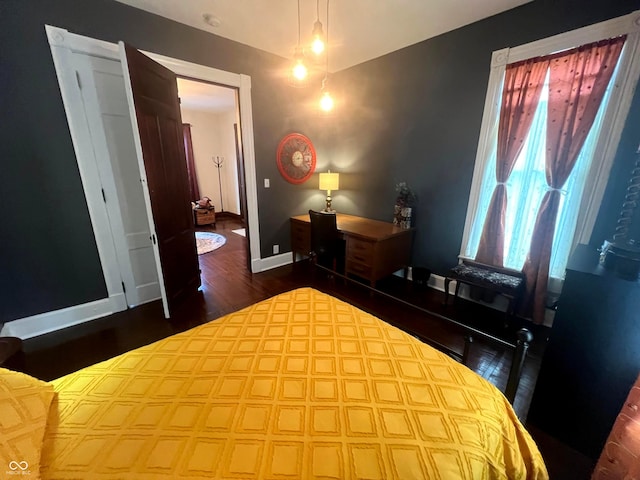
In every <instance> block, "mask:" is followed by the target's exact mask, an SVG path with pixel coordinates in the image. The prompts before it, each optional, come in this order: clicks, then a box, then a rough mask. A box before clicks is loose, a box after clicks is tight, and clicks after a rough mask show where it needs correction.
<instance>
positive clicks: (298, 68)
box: [293, 58, 308, 81]
mask: <svg viewBox="0 0 640 480" xmlns="http://www.w3.org/2000/svg"><path fill="white" fill-rule="evenodd" d="M307 74H308V71H307V67H306V65H305V64H304V62H303V61H302V59H301V58H299V59H298V60H297V61H296V64H295V65H294V67H293V76H294V77H295V78H296V79H297V80H300V81H302V80H304V79H305V78H307Z"/></svg>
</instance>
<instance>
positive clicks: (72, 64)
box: [45, 26, 261, 323]
mask: <svg viewBox="0 0 640 480" xmlns="http://www.w3.org/2000/svg"><path fill="white" fill-rule="evenodd" d="M45 28H46V31H47V36H48V39H49V43H50V46H51V52H52V56H53V59H54V64H55V67H56V72H57V75H58V80H59V84H60V90H61V93H62V97H63V102H64V105H65V110H66V112H67V119H68V121H69V129H70V133H71V137H72V140H73V143H74V148H75V150H76V157H77V160H78V166H79V170H80V176H81V180H82V183H83V187H84V191H85V197H86V199H87V206H88V209H89V214H90V216H91V220H92V224H93V228H94V235H95V238H96V244H97V246H98V253H99V255H100V259H101V264H102V269H103V273H104V277H105V283H106V286H107V297H106V298H105V302H104V307H103V308H102V309H101V310H100V311H99V312H98V311H95V309H94V311H92V312H91V313H92V315H91V316H92V317H93V318H96V317H98V316H103V315H109V314H111V313H114V312H117V311H121V310H124V309H126V308H127V306H134V305H135V304H139V303H143V302H144V301H150V300H152V298H147V299H145V300H142V301H136V300H135V299H134V300H133V301H132V300H131V299H130V298H128V295H127V291H128V289H126V288H125V283H124V281H123V280H124V279H125V277H126V275H123V273H122V272H123V267H122V265H123V264H126V263H127V262H130V263H133V262H131V259H130V255H129V253H128V252H126V251H124V252H120V251H119V249H123V248H125V247H124V246H123V245H124V244H125V243H126V242H125V241H119V240H118V239H120V238H121V236H122V235H121V233H119V232H118V231H117V230H118V229H114V228H113V224H115V223H118V221H116V222H112V221H110V214H111V213H113V212H108V211H107V206H106V200H105V198H106V195H105V189H104V181H103V180H104V178H105V177H104V175H102V174H103V172H101V171H99V169H98V167H97V161H96V155H97V154H98V153H101V154H104V155H106V156H108V157H110V156H111V154H110V152H109V149H108V147H107V146H105V144H100V143H101V142H96V141H95V139H94V137H93V136H92V134H91V133H92V132H91V131H90V129H89V125H88V123H89V120H88V119H87V117H86V113H87V111H86V109H85V108H84V99H83V95H82V90H83V88H88V87H89V85H90V82H93V83H95V80H92V79H91V75H89V76H87V77H86V80H87V81H88V82H89V83H87V82H81V81H80V77H79V76H78V70H77V68H76V66H77V61H78V60H79V59H81V58H82V57H83V56H84V57H91V58H100V59H107V60H110V61H115V62H119V55H118V47H117V45H115V44H112V43H108V42H104V41H100V40H96V39H92V38H88V37H83V36H80V35H75V34H72V33H69V32H67V31H66V30H64V29H60V28H56V27H51V26H46V27H45ZM143 53H146V52H143ZM146 54H147V55H148V56H150V57H151V58H152V59H154V60H155V61H157V62H159V63H161V64H163V65H164V66H165V67H167V68H169V69H170V70H172V71H174V72H175V73H176V74H177V75H179V76H182V77H188V78H192V79H201V80H203V81H206V82H211V83H214V84H219V85H226V86H229V87H231V88H233V89H236V92H237V104H236V106H237V112H239V113H238V115H237V116H238V118H240V117H241V118H242V122H240V125H241V132H242V139H243V141H244V143H243V145H242V148H243V154H244V158H245V160H246V163H245V179H244V180H245V182H246V192H247V214H246V218H245V223H246V224H247V227H248V235H249V236H248V238H247V244H248V246H247V248H248V254H247V259H248V263H250V265H251V270H252V271H259V270H260V260H261V259H260V252H259V244H260V241H259V229H258V218H257V198H256V195H257V189H256V178H255V155H254V151H253V127H252V125H253V121H252V111H251V95H250V88H251V79H250V78H249V77H248V76H246V75H240V74H233V73H230V72H224V71H221V70H217V69H214V68H211V67H205V66H202V65H196V64H191V63H188V62H184V61H181V60H176V59H171V58H168V57H163V56H160V55H156V54H151V53H146ZM108 78H109V79H110V80H114V81H119V80H118V79H117V78H116V77H115V76H109V77H108ZM91 86H92V88H93V87H95V85H91ZM98 115H99V114H98ZM120 127H122V128H123V129H124V124H119V127H118V128H120ZM129 128H131V127H130V126H129ZM125 130H126V129H125ZM94 131H97V130H94ZM103 135H104V136H108V133H106V132H103ZM107 170H108V169H107ZM111 170H113V173H112V174H113V177H114V178H118V168H115V167H114V168H112V169H111ZM107 174H109V172H107ZM128 179H129V180H130V179H131V177H129V178H128ZM125 180H127V179H125ZM107 183H109V182H107ZM125 183H126V182H125ZM131 183H134V184H135V183H136V182H131ZM112 190H114V192H115V195H116V196H117V195H119V193H118V192H117V188H115V187H114V188H113V189H112ZM124 203H125V204H126V203H127V202H124ZM134 203H135V202H134ZM129 205H131V204H129ZM118 210H119V209H117V208H114V209H113V211H114V212H115V211H118ZM126 210H127V208H125V209H120V212H121V213H120V214H121V215H124V211H126ZM116 215H117V214H116ZM141 236H142V235H141ZM130 267H131V265H130V266H129V268H130ZM124 268H125V270H126V268H127V267H126V266H125V267H124ZM131 276H134V277H135V272H134V274H133V275H129V277H131ZM101 305H102V304H101ZM79 307H80V306H78V308H79ZM87 319H88V318H87ZM79 321H84V320H82V319H79ZM76 323H78V322H76Z"/></svg>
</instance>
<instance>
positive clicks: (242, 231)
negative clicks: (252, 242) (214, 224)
mask: <svg viewBox="0 0 640 480" xmlns="http://www.w3.org/2000/svg"><path fill="white" fill-rule="evenodd" d="M231 231H232V232H233V233H237V234H238V235H242V236H243V237H246V236H247V231H246V230H245V229H244V228H239V229H237V230H231Z"/></svg>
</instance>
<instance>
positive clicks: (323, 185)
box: [319, 170, 340, 213]
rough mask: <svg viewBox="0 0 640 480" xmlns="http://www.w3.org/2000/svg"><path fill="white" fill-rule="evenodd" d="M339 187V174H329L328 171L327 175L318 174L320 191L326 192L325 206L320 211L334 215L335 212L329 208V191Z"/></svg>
mask: <svg viewBox="0 0 640 480" xmlns="http://www.w3.org/2000/svg"><path fill="white" fill-rule="evenodd" d="M339 187H340V174H338V173H331V170H329V171H328V172H327V173H321V174H320V186H319V188H320V190H326V191H327V206H326V207H325V208H324V209H323V210H322V211H323V212H326V213H335V210H333V209H332V208H331V190H338V189H339Z"/></svg>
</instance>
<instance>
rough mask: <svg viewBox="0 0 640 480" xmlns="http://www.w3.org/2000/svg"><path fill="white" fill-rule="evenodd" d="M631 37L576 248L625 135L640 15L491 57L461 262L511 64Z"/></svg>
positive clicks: (637, 70) (638, 66)
mask: <svg viewBox="0 0 640 480" xmlns="http://www.w3.org/2000/svg"><path fill="white" fill-rule="evenodd" d="M625 34H626V35H627V41H626V44H625V48H624V50H623V52H622V55H621V56H620V60H619V66H618V68H619V71H618V75H617V77H616V79H615V83H614V85H613V89H612V91H611V97H610V99H609V103H608V105H607V109H606V111H605V112H604V118H603V125H602V130H601V132H600V136H599V138H598V140H597V143H596V147H595V150H594V158H600V159H601V161H600V162H597V163H592V165H591V167H590V168H589V173H588V174H587V179H586V182H585V186H584V190H583V191H591V192H592V195H591V196H583V197H582V199H581V208H580V213H579V215H578V221H577V225H576V231H575V233H574V236H573V245H572V248H573V247H574V246H575V245H576V244H578V243H589V241H590V237H591V233H592V232H593V227H594V225H595V221H596V217H597V215H598V212H599V209H600V204H601V203H602V198H603V196H604V191H605V188H606V186H607V183H608V180H609V174H610V171H611V166H612V164H613V159H614V158H615V154H616V151H617V148H618V144H619V142H620V137H621V135H622V130H623V128H624V124H625V121H626V118H627V115H628V113H629V109H630V107H631V101H632V99H633V94H634V91H635V87H636V85H637V83H638V79H639V78H640V10H636V11H635V12H632V13H630V14H628V15H624V16H622V17H618V18H614V19H612V20H607V21H604V22H600V23H596V24H593V25H589V26H586V27H583V28H579V29H576V30H572V31H570V32H565V33H561V34H558V35H554V36H552V37H549V38H545V39H542V40H537V41H535V42H531V43H527V44H524V45H520V46H518V47H512V48H504V49H501V50H496V51H494V52H493V53H492V55H491V69H490V74H489V83H488V86H487V95H486V98H485V104H484V112H483V115H482V124H481V127H480V137H479V140H478V149H477V152H476V160H475V166H474V170H473V180H472V183H471V190H470V192H469V202H468V205H467V213H466V218H465V224H464V232H463V236H462V243H461V245H460V258H469V257H468V256H466V255H465V249H466V245H467V243H468V242H469V237H470V234H471V229H472V226H473V223H474V221H475V219H476V210H477V205H478V202H479V199H480V192H481V187H482V181H483V175H484V171H485V168H486V164H487V162H488V161H489V159H490V155H491V154H492V150H494V145H493V143H495V138H493V136H494V135H495V134H496V132H497V128H496V126H497V121H496V119H497V118H498V115H499V112H500V104H501V101H502V83H503V79H504V74H505V70H506V66H507V64H510V63H514V62H518V61H521V60H526V59H528V58H533V57H538V56H544V55H549V54H551V53H554V52H557V51H561V50H565V49H569V48H573V47H577V46H579V45H584V44H586V43H591V42H596V41H599V40H602V39H605V38H611V37H615V36H619V35H625Z"/></svg>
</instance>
